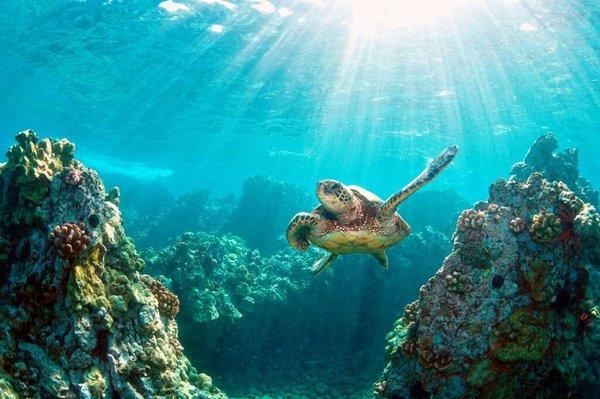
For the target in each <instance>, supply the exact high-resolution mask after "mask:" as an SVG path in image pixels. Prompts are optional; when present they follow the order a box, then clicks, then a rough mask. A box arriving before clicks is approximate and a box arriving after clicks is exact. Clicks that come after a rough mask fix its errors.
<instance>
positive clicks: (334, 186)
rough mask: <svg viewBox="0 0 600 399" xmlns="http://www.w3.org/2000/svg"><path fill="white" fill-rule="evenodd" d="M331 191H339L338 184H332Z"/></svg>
mask: <svg viewBox="0 0 600 399" xmlns="http://www.w3.org/2000/svg"><path fill="white" fill-rule="evenodd" d="M331 189H332V190H339V189H340V183H333V184H332V185H331Z"/></svg>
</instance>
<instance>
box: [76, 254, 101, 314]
mask: <svg viewBox="0 0 600 399" xmlns="http://www.w3.org/2000/svg"><path fill="white" fill-rule="evenodd" d="M102 253H103V250H102V249H101V248H100V247H99V246H96V247H94V248H92V249H91V250H90V252H89V254H87V256H86V257H85V258H84V259H83V260H81V261H79V262H78V263H76V264H75V265H74V266H73V269H72V270H71V276H70V281H69V288H68V302H69V303H70V304H71V306H73V308H74V309H75V310H82V309H83V308H84V307H86V306H89V307H91V308H92V309H99V308H101V307H104V308H108V307H109V301H108V299H107V298H106V292H105V289H104V284H103V283H102V280H101V278H100V277H99V275H100V274H101V271H102V269H103V268H104V266H103V264H102Z"/></svg>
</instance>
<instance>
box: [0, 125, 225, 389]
mask: <svg viewBox="0 0 600 399" xmlns="http://www.w3.org/2000/svg"><path fill="white" fill-rule="evenodd" d="M74 149H75V147H74V145H73V144H71V143H69V142H68V141H66V140H60V141H56V140H50V139H44V140H39V139H38V137H37V135H36V134H35V133H34V132H33V131H30V130H28V131H25V132H21V133H19V134H18V135H17V144H16V145H14V146H12V147H11V148H10V150H9V152H8V155H7V158H8V162H7V163H6V164H3V165H1V166H0V359H1V360H2V362H0V392H1V394H2V397H7V398H10V397H15V398H19V397H23V398H25V397H27V398H38V397H53V398H115V397H120V398H150V397H152V398H154V397H172V398H205V399H216V398H221V399H223V398H226V396H225V395H224V394H223V393H221V392H220V391H219V390H218V389H217V388H215V387H213V386H212V384H211V385H210V386H208V385H207V384H206V383H205V382H204V380H205V378H203V377H202V376H203V374H199V373H198V372H197V371H196V370H195V369H194V368H193V367H192V366H191V364H190V362H189V361H188V360H187V358H186V357H185V356H184V355H183V353H182V351H183V348H182V346H181V344H180V343H179V340H178V327H177V323H176V322H175V320H174V315H175V313H176V311H177V305H178V300H177V297H176V296H175V295H173V294H172V293H170V292H169V291H168V290H167V289H166V288H165V287H164V286H162V285H161V284H160V283H159V282H157V281H156V280H155V279H153V278H152V277H150V276H148V275H143V274H141V272H142V270H143V268H144V262H143V260H142V259H141V258H140V257H139V256H138V254H137V252H136V250H135V248H134V246H133V244H132V242H131V240H129V239H128V238H126V236H125V232H124V230H123V227H122V224H121V215H120V212H119V209H118V207H117V205H116V204H117V203H118V196H115V195H108V194H107V193H106V192H105V190H104V186H103V184H102V182H101V180H100V179H99V177H98V175H97V174H96V172H95V171H93V170H91V169H88V168H86V167H85V166H84V165H83V164H81V163H80V162H78V161H76V160H74V158H73V156H74Z"/></svg>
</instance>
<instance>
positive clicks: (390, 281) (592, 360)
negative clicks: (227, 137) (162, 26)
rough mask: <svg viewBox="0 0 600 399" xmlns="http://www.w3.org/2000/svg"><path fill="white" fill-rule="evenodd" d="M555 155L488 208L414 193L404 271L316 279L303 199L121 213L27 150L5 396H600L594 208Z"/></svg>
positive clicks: (542, 149) (81, 178)
mask: <svg viewBox="0 0 600 399" xmlns="http://www.w3.org/2000/svg"><path fill="white" fill-rule="evenodd" d="M557 147H558V143H557V142H556V139H555V138H554V137H553V136H552V135H544V136H542V137H540V139H539V140H538V141H537V142H536V143H534V145H533V147H532V148H531V150H530V151H529V153H528V154H527V156H526V157H525V159H524V160H523V161H522V162H519V163H517V164H515V166H514V167H513V169H512V171H511V173H510V177H509V179H508V180H500V181H498V182H495V183H493V184H492V186H491V187H490V197H489V198H488V200H486V201H484V202H479V203H477V204H475V206H474V207H473V208H469V205H468V203H467V202H466V201H465V200H464V199H462V198H461V197H460V196H459V195H457V194H456V193H454V192H453V191H451V190H445V191H441V190H426V191H424V192H422V193H418V194H417V195H416V196H415V197H417V196H418V198H417V199H416V200H415V201H412V200H411V201H408V202H407V203H406V205H403V209H401V212H402V214H403V216H405V217H406V218H407V219H408V220H409V222H410V223H411V225H412V227H413V231H414V233H413V234H412V235H411V236H409V237H408V238H407V239H406V240H405V241H403V243H401V244H400V245H398V246H396V247H395V248H393V249H392V250H391V251H389V252H390V253H389V257H390V265H391V267H390V270H383V269H381V268H379V267H378V266H377V265H376V263H375V262H374V261H372V260H371V259H370V257H362V256H354V257H345V258H344V259H342V260H340V261H339V263H338V264H336V265H335V267H334V268H332V270H329V271H327V272H325V273H323V275H322V276H319V278H311V277H310V275H309V273H308V272H307V268H308V267H310V265H311V264H312V262H313V261H314V260H315V259H316V258H317V257H318V254H317V253H316V252H312V251H310V252H307V253H299V252H295V251H293V250H291V249H289V248H287V247H286V245H285V242H284V241H283V240H282V235H281V232H282V231H283V229H284V228H285V224H286V223H287V221H288V220H289V218H290V216H291V215H292V214H293V213H295V212H296V211H297V210H299V209H305V208H309V207H310V205H311V202H312V201H311V200H310V195H309V194H307V193H303V192H302V191H301V190H299V189H297V188H296V187H295V186H293V185H291V184H289V183H283V182H278V181H274V180H272V179H269V178H264V177H252V178H249V179H247V180H246V182H245V184H244V187H243V189H242V194H241V196H240V197H239V198H235V197H233V196H227V197H223V198H217V199H214V198H211V197H210V193H209V192H207V191H202V190H201V191H194V192H191V193H188V194H184V195H182V196H180V197H179V198H174V197H173V196H171V195H170V194H168V193H167V192H166V191H162V192H160V194H159V195H155V196H153V198H152V199H148V198H147V196H140V197H139V198H135V195H132V193H131V192H130V191H128V190H127V189H126V188H124V189H123V196H122V198H121V196H120V193H119V190H118V189H112V190H109V191H108V192H106V191H105V189H104V186H103V184H102V181H101V180H100V179H99V177H98V175H97V174H96V172H94V171H93V170H90V169H88V168H86V167H85V166H84V165H83V164H82V163H80V162H78V161H76V160H74V146H73V144H71V143H69V142H68V141H66V140H39V139H38V138H37V136H36V135H35V133H33V132H31V131H25V132H21V133H19V134H18V135H17V143H16V144H15V145H14V146H13V147H11V148H10V150H9V152H8V155H7V163H6V164H2V165H1V166H0V206H1V208H0V216H1V218H0V268H1V269H0V272H1V274H0V276H1V277H0V278H1V280H0V282H1V290H0V301H1V305H0V312H1V313H2V315H1V319H0V323H1V324H0V360H1V362H0V367H1V368H0V398H30V397H31V398H36V397H41V398H45V397H65V398H70V397H73V398H79V397H83V398H130V397H131V398H153V397H168V398H176V397H181V398H226V395H225V393H223V391H224V392H227V393H228V394H229V397H230V398H242V397H243V398H331V399H334V398H356V399H358V398H361V399H362V398H372V397H374V396H380V397H385V398H392V399H393V398H406V399H408V398H428V397H434V398H462V397H473V398H476V397H489V398H512V397H544V398H545V397H548V398H549V397H557V398H560V397H564V398H567V397H581V398H586V397H593V392H597V388H598V382H599V381H600V375H599V373H598V371H597V370H598V367H597V366H598V365H599V363H598V362H600V357H599V352H600V334H599V333H598V331H597V330H598V329H597V328H595V327H594V325H595V324H596V323H595V321H594V320H595V319H596V317H597V316H598V311H597V309H596V308H595V303H597V300H598V297H599V296H600V286H599V285H598V270H597V265H598V263H599V260H600V216H599V215H598V213H596V210H595V208H594V205H595V204H596V203H597V201H598V193H597V191H595V190H594V189H593V188H592V187H591V186H590V184H589V182H587V180H585V179H583V178H582V177H580V176H579V172H578V165H577V164H578V159H577V151H576V150H572V149H568V150H565V151H562V152H557V151H556V149H557ZM123 186H124V187H126V184H124V185H123ZM154 190H159V189H157V187H154ZM134 191H136V190H134ZM137 191H139V192H142V191H143V190H137ZM159 191H160V190H159ZM274 193H276V194H277V195H274ZM134 194H135V192H134ZM282 195H284V196H286V197H289V198H291V199H292V200H291V201H290V202H289V203H283V204H282V203H280V202H273V201H274V198H279V197H281V196H282ZM256 204H264V206H263V207H261V208H260V209H258V208H257V207H256ZM119 207H121V209H123V210H124V211H123V212H124V215H125V216H124V219H125V221H124V224H125V226H126V229H127V231H128V232H129V234H131V236H132V237H133V240H132V239H129V238H127V237H126V235H125V230H124V229H123V222H122V220H121V212H120V210H119ZM466 208H469V209H466ZM431 209H436V213H435V215H433V214H432V213H431V212H430V210H431ZM464 209H466V210H464ZM455 221H456V222H455ZM134 242H135V244H136V245H138V247H141V248H142V250H141V251H139V253H138V251H136V249H135V246H134ZM423 254H427V256H423ZM440 264H441V265H442V267H441V268H440V269H439V270H438V271H437V273H436V270H437V269H438V267H439V265H440ZM432 275H433V277H431V276H432ZM430 277H431V278H430ZM420 285H423V286H422V288H421V289H420V290H419V289H418V287H419V286H420ZM402 309H405V310H404V312H403V311H402ZM400 316H401V317H400ZM398 317H400V318H399V319H398ZM396 319H398V320H397V321H396V323H395V324H394V320H396ZM390 329H392V331H391V332H389V330H390ZM387 332H389V334H388V335H387V338H386V339H384V338H385V334H386V333H387ZM386 341H387V347H386V348H385V350H384V346H386ZM384 367H385V370H384V372H383V374H381V370H382V369H384ZM198 370H202V371H204V372H206V373H202V372H200V371H198ZM209 374H210V375H211V376H212V377H213V378H214V379H215V382H216V385H218V386H220V387H222V389H223V391H221V390H220V389H218V388H216V387H215V385H213V382H212V381H213V378H211V377H209Z"/></svg>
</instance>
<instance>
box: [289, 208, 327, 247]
mask: <svg viewBox="0 0 600 399" xmlns="http://www.w3.org/2000/svg"><path fill="white" fill-rule="evenodd" d="M318 221H319V216H317V215H313V214H312V213H308V212H300V213H297V214H296V216H294V217H293V218H292V220H291V221H290V224H289V225H288V228H287V231H286V234H285V235H286V238H287V240H288V242H289V243H290V245H291V246H292V247H294V248H296V249H299V250H301V251H306V250H307V249H308V246H309V245H310V242H308V238H307V234H308V231H309V230H310V229H311V228H312V227H314V226H315V225H316V224H317V222H318Z"/></svg>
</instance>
